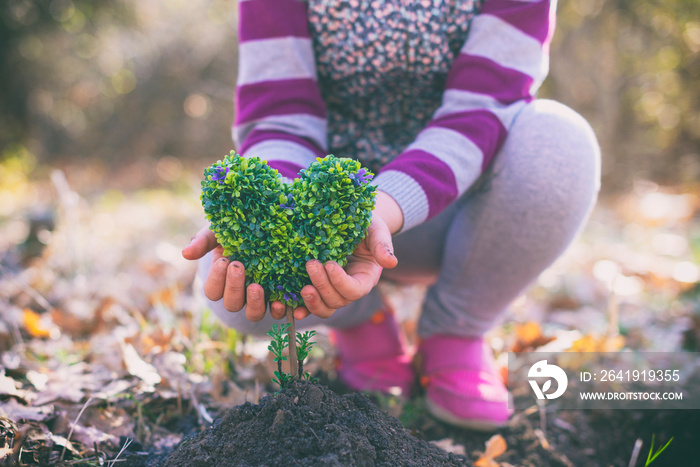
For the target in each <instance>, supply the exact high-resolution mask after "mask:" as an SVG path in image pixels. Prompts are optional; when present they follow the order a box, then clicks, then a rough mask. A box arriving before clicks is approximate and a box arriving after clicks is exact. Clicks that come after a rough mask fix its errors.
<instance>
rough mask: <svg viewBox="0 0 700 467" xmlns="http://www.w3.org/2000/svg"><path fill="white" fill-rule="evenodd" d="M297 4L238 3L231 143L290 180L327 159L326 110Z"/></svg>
mask: <svg viewBox="0 0 700 467" xmlns="http://www.w3.org/2000/svg"><path fill="white" fill-rule="evenodd" d="M306 8H307V6H306V2H303V1H301V0H239V28H238V40H239V51H238V54H239V56H238V62H239V67H238V82H237V83H236V100H235V112H236V115H235V120H234V124H233V129H232V133H233V140H234V144H235V145H236V148H237V149H238V151H239V152H240V153H241V154H243V155H246V156H258V157H260V158H261V159H264V160H266V161H268V164H269V165H270V166H272V167H273V168H275V169H277V170H279V172H280V174H281V175H283V176H285V177H288V178H294V177H295V176H296V174H297V173H298V172H299V170H300V169H302V168H306V167H308V166H309V164H311V162H313V161H314V160H315V159H316V157H323V156H325V155H326V150H327V148H326V107H325V104H324V102H323V99H322V98H321V93H320V91H319V88H318V84H317V77H316V63H315V59H314V53H313V47H312V43H311V37H310V35H309V30H308V26H307V11H306Z"/></svg>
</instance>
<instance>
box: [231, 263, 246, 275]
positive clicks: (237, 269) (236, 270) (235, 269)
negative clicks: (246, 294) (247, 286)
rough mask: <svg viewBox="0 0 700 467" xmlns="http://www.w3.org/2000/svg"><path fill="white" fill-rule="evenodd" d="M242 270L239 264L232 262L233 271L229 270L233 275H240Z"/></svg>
mask: <svg viewBox="0 0 700 467" xmlns="http://www.w3.org/2000/svg"><path fill="white" fill-rule="evenodd" d="M242 272H243V268H241V265H240V264H238V263H234V264H233V271H232V272H231V274H233V275H234V276H240V275H241V273H242Z"/></svg>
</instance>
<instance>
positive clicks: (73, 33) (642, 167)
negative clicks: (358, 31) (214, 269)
mask: <svg viewBox="0 0 700 467" xmlns="http://www.w3.org/2000/svg"><path fill="white" fill-rule="evenodd" d="M236 22H237V19H236V3H235V2H233V1H227V0H167V1H155V0H150V1H137V0H114V1H111V2H95V1H92V0H52V1H49V0H4V1H3V2H2V3H0V79H1V80H2V86H0V159H8V158H11V157H18V155H21V154H25V155H26V154H32V155H33V157H34V158H35V159H36V161H37V162H38V163H40V164H51V165H54V164H62V163H73V164H85V163H89V164H92V165H95V166H97V167H103V168H109V167H119V166H124V165H125V164H142V166H143V167H145V171H144V173H145V174H146V175H148V174H151V168H153V171H152V172H153V174H155V173H157V174H158V176H160V178H162V179H165V181H168V178H169V177H173V176H174V175H173V174H176V173H177V172H178V171H179V170H181V168H182V165H183V164H184V165H188V166H190V165H201V164H204V163H206V164H208V163H211V161H213V160H215V159H218V158H220V157H221V156H223V155H224V154H225V153H227V152H228V151H229V150H230V149H231V148H232V143H231V140H230V125H231V121H232V119H233V104H232V100H233V91H234V83H235V75H236ZM698 52H700V2H698V1H697V0H634V1H633V0H608V1H604V0H561V1H560V2H559V14H558V30H557V33H556V35H555V40H554V43H553V47H552V67H551V74H550V78H549V79H548V80H547V82H546V83H545V86H544V88H543V91H542V93H541V95H542V96H543V97H551V98H554V99H557V100H560V101H562V102H564V103H566V104H568V105H570V106H571V107H573V108H574V109H576V110H578V111H579V112H581V113H582V114H584V116H586V118H588V119H589V121H590V122H591V124H592V125H593V127H594V129H595V130H596V132H597V134H598V137H599V138H600V141H601V145H602V147H603V154H604V167H603V176H604V180H603V183H604V189H605V190H607V191H608V192H610V191H618V190H624V189H627V188H628V187H629V186H630V183H631V182H632V181H633V180H634V179H647V180H654V181H656V182H659V183H673V184H679V183H680V184H684V183H692V182H693V181H696V180H697V179H698V177H700V85H699V84H698V83H700V55H699V53H698Z"/></svg>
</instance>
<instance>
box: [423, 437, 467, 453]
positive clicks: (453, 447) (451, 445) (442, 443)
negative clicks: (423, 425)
mask: <svg viewBox="0 0 700 467" xmlns="http://www.w3.org/2000/svg"><path fill="white" fill-rule="evenodd" d="M430 443H431V444H434V445H435V446H437V447H439V448H440V449H442V450H444V451H447V452H451V453H452V454H457V455H459V456H464V455H465V454H466V450H465V449H464V446H462V445H461V444H455V442H454V440H453V439H450V438H445V439H441V440H439V441H431V442H430Z"/></svg>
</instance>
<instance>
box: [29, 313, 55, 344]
mask: <svg viewBox="0 0 700 467" xmlns="http://www.w3.org/2000/svg"><path fill="white" fill-rule="evenodd" d="M24 328H25V329H26V330H27V332H28V333H29V334H31V335H32V336H33V337H41V338H45V337H50V336H51V331H49V330H48V329H47V328H46V327H45V326H44V324H43V323H42V322H41V315H39V314H38V313H36V312H34V311H32V310H30V309H29V308H25V309H24Z"/></svg>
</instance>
